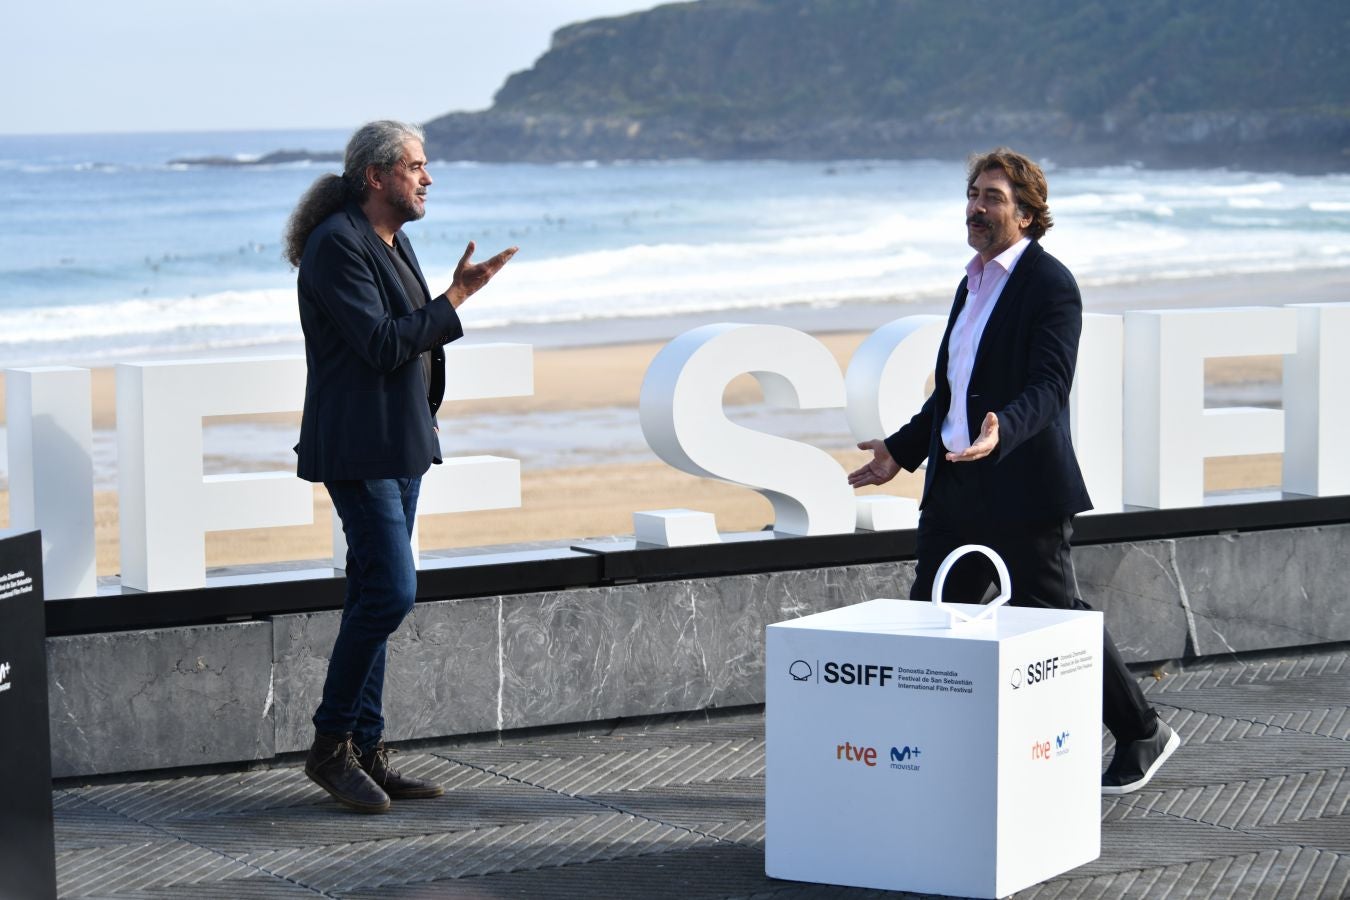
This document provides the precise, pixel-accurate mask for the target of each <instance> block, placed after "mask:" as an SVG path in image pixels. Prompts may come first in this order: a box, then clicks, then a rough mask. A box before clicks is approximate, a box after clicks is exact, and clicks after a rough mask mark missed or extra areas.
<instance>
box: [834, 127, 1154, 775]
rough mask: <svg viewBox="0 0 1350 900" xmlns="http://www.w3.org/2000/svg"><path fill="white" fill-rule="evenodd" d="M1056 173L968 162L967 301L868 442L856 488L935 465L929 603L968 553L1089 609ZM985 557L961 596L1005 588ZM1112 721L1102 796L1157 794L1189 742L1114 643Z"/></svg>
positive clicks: (962, 573)
mask: <svg viewBox="0 0 1350 900" xmlns="http://www.w3.org/2000/svg"><path fill="white" fill-rule="evenodd" d="M1047 193H1048V189H1047V185H1046V181H1045V174H1044V173H1043V172H1042V171H1041V169H1040V167H1039V166H1037V165H1036V164H1035V163H1034V162H1032V161H1031V160H1029V159H1027V158H1026V157H1025V156H1022V155H1021V154H1018V153H1014V152H1013V151H1011V150H1008V149H1006V148H1000V149H998V150H994V151H992V152H990V153H987V154H984V155H981V156H976V157H974V158H973V159H972V160H971V165H970V169H969V173H968V178H967V184H966V234H967V238H966V240H967V242H968V243H969V244H970V246H971V247H973V248H974V249H975V251H976V255H975V257H974V258H973V259H972V260H971V261H970V263H969V264H968V265H967V266H966V277H965V278H964V279H962V281H961V284H960V286H959V287H958V288H957V290H956V300H955V302H954V303H953V305H952V311H951V314H950V315H949V317H948V320H947V332H946V334H945V335H944V336H943V339H942V345H941V347H940V349H939V350H938V357H937V367H936V370H935V373H934V390H933V393H932V394H931V395H930V396H929V397H928V399H927V401H926V402H925V403H924V405H923V407H922V408H921V409H920V410H919V412H918V413H917V414H916V415H915V416H914V418H912V419H911V420H910V421H909V422H908V423H907V424H906V425H904V426H903V427H902V428H901V429H900V430H899V431H897V432H896V433H895V434H893V435H891V436H890V437H888V438H886V439H885V440H884V441H882V440H870V441H864V442H863V443H861V444H859V445H858V448H859V449H860V450H870V451H871V452H872V459H871V461H870V462H868V463H867V464H866V465H864V466H862V467H860V468H859V469H857V470H856V471H854V472H852V473H851V474H850V475H849V483H850V484H851V485H853V486H854V487H861V486H863V485H869V484H882V483H884V482H887V481H890V480H891V479H892V478H894V477H895V475H896V474H897V473H898V472H899V470H900V469H901V468H904V469H906V470H908V471H911V472H912V471H914V470H915V469H916V468H918V466H919V465H920V464H921V463H923V462H924V461H925V460H926V461H927V463H928V471H927V473H926V475H925V477H924V490H923V501H922V503H921V504H920V509H921V512H920V515H919V530H918V547H917V550H918V562H917V566H916V570H915V581H914V587H913V588H912V590H911V592H910V598H911V599H914V600H929V599H931V594H932V589H933V580H934V578H935V576H936V574H937V569H938V566H939V565H941V563H942V561H943V560H944V559H946V557H947V555H948V554H949V553H951V551H952V550H955V549H956V548H957V547H959V546H961V545H963V544H983V545H985V546H987V547H991V548H992V549H993V550H994V551H996V552H997V553H998V554H999V556H1001V557H1002V558H1003V560H1004V561H1005V562H1006V563H1007V564H1008V570H1009V575H1010V577H1011V580H1012V590H1013V593H1012V598H1011V601H1010V602H1012V603H1014V604H1017V605H1022V606H1042V607H1049V608H1053V609H1087V608H1088V607H1087V604H1085V603H1084V602H1083V601H1082V599H1081V598H1080V597H1079V596H1078V589H1077V581H1076V579H1075V577H1074V574H1073V562H1072V560H1071V559H1070V558H1069V538H1070V535H1071V534H1072V533H1073V516H1074V515H1075V514H1076V513H1080V512H1083V511H1084V510H1087V509H1091V507H1092V504H1091V502H1090V501H1089V500H1088V495H1087V488H1086V486H1085V485H1084V483H1083V476H1082V473H1081V472H1080V471H1079V468H1078V460H1077V458H1076V457H1075V455H1074V451H1073V445H1072V443H1071V442H1070V438H1069V409H1068V400H1069V388H1070V387H1071V386H1072V384H1073V373H1074V365H1075V363H1076V361H1077V357H1078V337H1079V333H1080V332H1081V331H1082V324H1083V304H1082V300H1081V298H1080V296H1079V293H1078V285H1077V283H1076V282H1075V281H1074V278H1073V275H1072V274H1070V273H1069V270H1068V269H1066V268H1065V267H1064V266H1063V264H1062V263H1060V262H1059V260H1057V259H1055V258H1054V257H1053V256H1051V255H1050V254H1048V253H1046V252H1045V250H1044V249H1042V248H1041V245H1040V244H1039V243H1038V241H1039V239H1040V238H1041V236H1043V235H1044V234H1045V232H1046V230H1048V229H1049V228H1050V226H1051V225H1052V224H1053V221H1052V219H1051V217H1050V209H1049V206H1048V205H1047V203H1046V196H1047ZM994 577H995V576H994V573H993V569H992V567H989V566H987V565H986V564H984V561H983V560H982V559H981V558H978V557H975V556H968V557H965V558H964V559H963V560H962V561H961V562H960V563H958V564H957V565H956V566H954V567H953V568H952V570H951V572H950V573H949V574H948V578H947V581H946V583H945V591H946V592H947V594H948V596H950V597H962V598H972V597H973V598H980V597H983V596H984V594H985V592H986V590H987V589H988V588H989V587H990V585H991V584H992V583H993V580H994ZM1104 655H1105V659H1104V661H1103V662H1104V666H1103V670H1104V683H1103V691H1104V692H1103V705H1102V709H1103V718H1104V719H1105V721H1106V726H1107V728H1108V729H1110V731H1111V733H1112V734H1113V735H1114V736H1115V739H1116V753H1115V756H1114V757H1113V759H1112V761H1111V764H1110V766H1108V767H1107V770H1106V772H1105V773H1104V774H1103V776H1102V792H1103V793H1106V794H1124V793H1129V792H1130V791H1135V790H1138V789H1139V788H1141V787H1143V786H1144V785H1145V784H1147V783H1148V781H1149V779H1151V778H1152V777H1153V774H1154V772H1156V771H1157V769H1158V767H1159V766H1161V765H1162V763H1163V762H1164V761H1165V760H1166V759H1167V757H1168V756H1170V755H1171V754H1172V752H1173V751H1174V750H1175V749H1176V748H1177V747H1178V746H1179V745H1180V743H1181V738H1180V736H1179V735H1177V733H1176V732H1175V731H1173V730H1172V729H1171V728H1170V727H1169V726H1168V725H1167V724H1166V723H1165V722H1163V721H1162V720H1161V719H1159V718H1158V716H1157V713H1156V712H1155V711H1154V710H1153V708H1152V707H1151V706H1150V705H1149V704H1148V702H1147V701H1146V700H1145V699H1144V696H1143V693H1142V692H1141V691H1140V690H1139V685H1138V683H1137V682H1136V681H1135V679H1134V678H1133V677H1132V676H1131V675H1130V673H1129V670H1128V669H1126V668H1125V664H1124V662H1123V660H1122V659H1121V657H1120V652H1119V651H1118V650H1117V649H1116V646H1115V643H1114V642H1113V641H1112V640H1111V636H1110V635H1109V634H1107V635H1105V648H1104Z"/></svg>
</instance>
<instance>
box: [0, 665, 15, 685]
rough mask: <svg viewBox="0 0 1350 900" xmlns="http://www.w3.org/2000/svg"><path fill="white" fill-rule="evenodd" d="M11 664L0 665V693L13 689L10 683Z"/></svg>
mask: <svg viewBox="0 0 1350 900" xmlns="http://www.w3.org/2000/svg"><path fill="white" fill-rule="evenodd" d="M9 671H10V670H9V663H7V662H5V663H0V691H7V690H9V689H10V687H12V685H11V684H10V683H9Z"/></svg>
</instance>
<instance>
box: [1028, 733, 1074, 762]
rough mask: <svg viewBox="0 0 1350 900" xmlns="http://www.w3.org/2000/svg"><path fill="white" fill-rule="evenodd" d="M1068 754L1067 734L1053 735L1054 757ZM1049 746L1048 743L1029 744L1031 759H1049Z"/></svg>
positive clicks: (1035, 742) (1036, 742)
mask: <svg viewBox="0 0 1350 900" xmlns="http://www.w3.org/2000/svg"><path fill="white" fill-rule="evenodd" d="M1068 752H1069V733H1068V732H1067V731H1061V732H1060V733H1059V734H1057V735H1055V743H1054V753H1053V755H1054V756H1063V755H1064V754H1066V753H1068ZM1051 755H1052V754H1051V744H1050V742H1049V741H1033V742H1032V744H1031V758H1032V759H1049V758H1050V757H1051Z"/></svg>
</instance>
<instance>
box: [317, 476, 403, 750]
mask: <svg viewBox="0 0 1350 900" xmlns="http://www.w3.org/2000/svg"><path fill="white" fill-rule="evenodd" d="M421 485H422V479H421V477H420V476H419V477H417V478H380V479H370V480H367V481H330V482H325V483H324V487H326V488H328V495H329V497H331V498H332V500H333V507H334V508H335V509H336V510H337V513H338V516H339V518H341V519H342V532H343V534H344V535H346V538H347V599H346V603H345V604H344V605H343V608H342V624H341V625H340V626H339V628H338V636H337V641H336V642H335V643H334V644H333V653H332V655H331V656H330V657H329V659H328V676H327V678H325V680H324V684H323V700H322V702H321V703H320V704H319V708H318V710H317V711H316V712H315V713H314V727H315V729H317V730H318V731H319V732H320V733H322V734H345V733H347V732H351V733H352V739H353V743H355V744H356V746H357V747H358V748H359V749H360V750H362V751H363V752H364V751H366V750H369V749H370V748H371V747H373V746H374V745H375V744H376V743H377V742H378V741H379V740H380V736H381V735H382V734H384V714H383V696H384V662H385V652H386V646H387V644H388V641H389V635H391V634H393V633H394V632H395V631H396V630H397V629H398V626H399V625H400V624H401V623H402V622H403V619H404V617H405V616H407V614H408V613H409V611H411V610H412V608H413V603H414V602H415V600H416V598H417V567H416V565H415V563H414V560H413V555H412V546H411V544H410V543H409V541H410V539H411V537H412V529H413V517H414V516H415V515H416V512H417V495H418V491H419V489H420V488H421Z"/></svg>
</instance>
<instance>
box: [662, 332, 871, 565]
mask: <svg viewBox="0 0 1350 900" xmlns="http://www.w3.org/2000/svg"><path fill="white" fill-rule="evenodd" d="M746 373H749V374H751V375H753V376H754V377H755V379H756V380H757V381H758V382H759V384H760V387H761V388H762V389H763V391H764V398H765V400H766V401H768V402H769V403H770V404H773V405H775V406H781V407H785V408H789V409H824V408H830V407H839V406H843V405H844V403H845V395H844V381H843V378H842V376H841V375H840V373H839V366H838V364H837V363H836V362H835V360H834V357H833V356H831V355H830V352H829V350H827V349H826V348H825V346H824V345H823V344H821V343H820V342H819V341H817V340H815V339H814V338H812V337H810V336H809V335H806V334H803V333H802V332H800V331H796V330H795V329H792V328H785V327H782V326H778V325H735V324H720V325H705V326H703V327H702V328H695V329H694V330H692V331H688V332H685V333H684V334H683V335H681V336H680V337H678V338H676V339H675V340H673V341H671V342H670V343H669V344H667V345H666V346H665V347H664V348H663V349H662V350H661V352H660V353H658V354H657V355H656V358H655V359H654V360H652V364H651V366H650V367H649V368H648V369H647V374H646V377H645V378H643V381H642V393H641V397H640V400H639V410H640V418H641V422H642V433H643V435H644V436H645V437H646V439H647V444H648V445H649V446H650V447H651V448H652V450H653V451H654V452H655V453H656V455H657V456H659V457H661V459H663V460H665V461H666V462H667V463H669V464H670V465H672V466H674V467H675V468H677V469H679V470H681V471H683V472H688V473H690V474H692V475H700V476H703V477H705V478H715V479H717V480H719V481H725V482H729V483H731V484H738V485H742V486H744V487H748V488H752V489H754V490H756V491H759V493H761V494H763V495H764V496H765V497H766V498H768V500H769V502H770V503H772V504H773V511H774V523H773V528H774V531H777V532H782V533H784V534H797V535H819V534H845V533H849V532H852V531H853V529H854V524H855V521H856V516H855V511H854V502H853V491H852V489H851V488H850V487H849V486H848V480H847V478H846V477H845V475H844V472H843V469H842V468H841V467H840V465H839V464H838V463H836V462H835V461H834V459H833V458H831V457H830V455H829V454H827V453H825V452H824V451H823V450H819V449H817V448H815V447H811V446H808V445H806V444H802V443H799V442H797V441H791V440H788V439H786V438H782V437H776V436H774V435H768V434H764V433H762V432H758V431H754V430H752V429H749V428H746V427H744V426H741V425H737V424H735V423H734V422H732V421H730V420H729V419H728V418H727V416H726V413H725V411H724V410H723V408H722V397H723V393H724V392H725V390H726V387H727V385H728V384H729V383H730V382H731V380H732V379H734V378H735V377H737V376H738V375H742V374H746ZM689 512H691V511H689V510H676V511H671V510H662V511H656V512H655V513H647V514H645V515H646V516H648V522H650V521H651V520H652V517H656V518H657V519H658V520H659V518H660V516H661V514H662V513H671V514H672V516H673V517H675V518H677V519H679V520H680V521H681V524H680V528H681V529H684V530H687V532H688V533H692V534H695V535H698V534H703V535H708V534H712V533H715V532H714V531H712V530H711V529H707V528H702V529H701V528H699V527H698V525H697V524H696V523H695V524H694V525H690V523H689V521H688V519H689V516H688V513H689ZM638 515H644V514H641V513H639V514H638ZM705 522H706V520H705ZM636 524H638V523H637V522H636V520H635V525H636ZM660 532H661V529H659V528H651V527H650V526H648V527H647V528H645V529H644V534H645V536H646V537H647V538H648V540H649V542H652V543H662V542H665V543H674V541H669V540H663V536H662V534H661V533H660ZM652 538H655V540H651V539H652Z"/></svg>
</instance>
